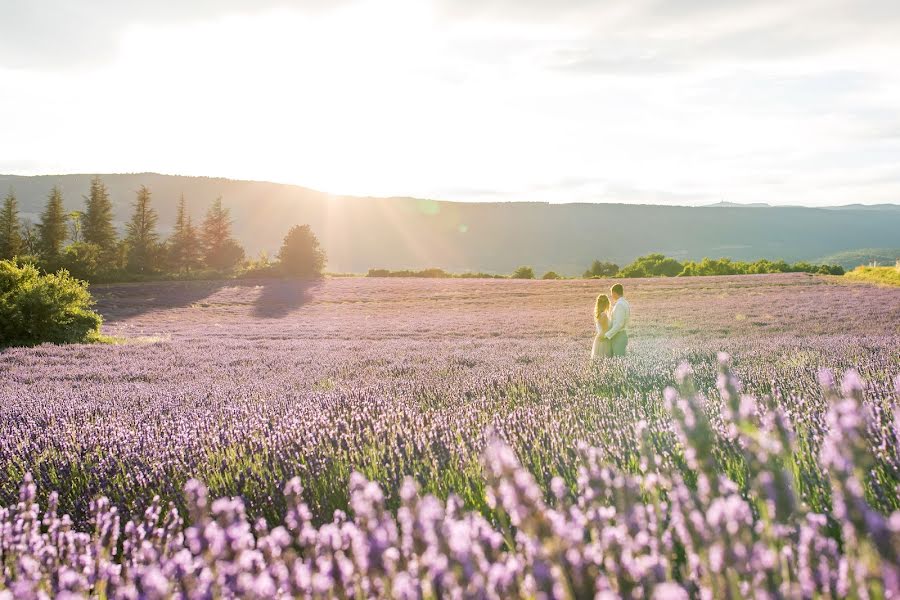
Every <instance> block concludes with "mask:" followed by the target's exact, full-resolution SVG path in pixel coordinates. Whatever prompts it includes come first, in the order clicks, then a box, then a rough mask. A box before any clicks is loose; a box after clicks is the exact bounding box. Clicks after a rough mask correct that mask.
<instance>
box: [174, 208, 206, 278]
mask: <svg viewBox="0 0 900 600" xmlns="http://www.w3.org/2000/svg"><path fill="white" fill-rule="evenodd" d="M201 254H202V249H201V248H200V238H199V237H198V235H197V228H196V227H194V224H193V222H192V221H191V216H190V215H189V214H188V212H187V202H186V201H185V199H184V195H183V194H182V196H181V200H180V201H179V202H178V216H177V218H176V219H175V231H174V232H173V233H172V237H171V238H170V239H169V260H170V261H171V263H172V266H173V267H174V268H175V269H176V270H178V271H191V270H193V269H196V268H199V267H200V266H201V265H202V264H203V260H202V256H201Z"/></svg>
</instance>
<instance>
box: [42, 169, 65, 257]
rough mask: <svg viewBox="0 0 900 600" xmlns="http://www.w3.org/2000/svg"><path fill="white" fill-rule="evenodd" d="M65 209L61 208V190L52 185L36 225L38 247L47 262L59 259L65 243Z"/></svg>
mask: <svg viewBox="0 0 900 600" xmlns="http://www.w3.org/2000/svg"><path fill="white" fill-rule="evenodd" d="M66 229H67V228H66V211H65V210H64V209H63V196H62V190H60V189H59V186H54V187H53V189H52V190H51V191H50V196H49V197H48V198H47V207H46V208H45V209H44V212H43V213H42V214H41V222H40V223H38V225H37V231H38V248H39V251H40V254H41V258H43V259H44V260H45V261H46V262H48V263H54V262H56V261H58V260H59V257H60V255H61V254H62V249H63V245H64V244H65V243H66Z"/></svg>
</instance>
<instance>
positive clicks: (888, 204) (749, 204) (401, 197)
mask: <svg viewBox="0 0 900 600" xmlns="http://www.w3.org/2000/svg"><path fill="white" fill-rule="evenodd" d="M128 175H156V176H160V177H181V178H185V179H220V180H224V181H233V182H236V183H265V184H271V185H282V186H290V187H294V188H300V189H303V190H308V191H310V192H315V193H317V194H322V195H324V196H332V197H335V198H358V199H372V200H423V201H427V202H449V203H452V204H546V205H584V206H591V205H614V206H655V207H672V208H808V209H821V210H829V209H838V208H853V207H857V206H863V207H880V206H885V207H896V208H900V202H896V203H895V202H864V201H857V202H851V203H848V204H829V205H817V206H810V205H806V204H770V203H768V202H760V201H757V202H732V201H728V200H719V201H717V202H712V203H709V204H653V203H648V202H623V201H614V202H608V201H596V202H591V201H584V200H579V201H550V200H448V199H444V198H427V197H419V196H411V195H404V194H393V195H386V196H381V195H359V194H343V193H335V192H326V191H323V190H319V189H316V188H311V187H307V186H305V185H301V184H299V183H290V182H286V181H273V180H268V179H243V178H239V177H226V176H223V175H185V174H180V173H161V172H158V171H124V172H108V173H100V172H93V173H91V172H72V173H38V174H28V175H24V174H19V173H0V178H4V177H22V178H39V177H78V176H92V177H93V176H96V177H101V178H102V177H106V176H128Z"/></svg>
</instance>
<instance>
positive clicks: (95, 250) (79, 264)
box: [61, 242, 102, 280]
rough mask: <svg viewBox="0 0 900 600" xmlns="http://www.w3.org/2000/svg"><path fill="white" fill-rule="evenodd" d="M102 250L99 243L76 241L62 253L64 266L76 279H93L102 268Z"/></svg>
mask: <svg viewBox="0 0 900 600" xmlns="http://www.w3.org/2000/svg"><path fill="white" fill-rule="evenodd" d="M101 253H102V250H101V248H100V246H98V245H97V244H90V243H88V242H75V243H74V244H69V245H68V246H67V247H66V249H65V250H63V254H62V259H61V262H62V268H63V269H65V270H67V271H68V272H69V274H70V275H72V277H75V278H76V279H89V280H93V279H94V278H95V277H96V276H97V273H99V272H100V270H101V263H102V257H101Z"/></svg>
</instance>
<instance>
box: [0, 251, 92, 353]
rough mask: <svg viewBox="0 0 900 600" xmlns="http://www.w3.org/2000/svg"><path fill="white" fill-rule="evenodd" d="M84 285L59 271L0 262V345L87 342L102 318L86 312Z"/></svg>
mask: <svg viewBox="0 0 900 600" xmlns="http://www.w3.org/2000/svg"><path fill="white" fill-rule="evenodd" d="M92 303H93V301H92V299H91V295H90V294H89V293H88V290H87V284H86V283H84V282H82V281H79V280H77V279H74V278H72V276H71V275H69V273H68V272H66V271H65V270H61V271H59V272H58V273H55V274H49V275H42V274H41V273H40V271H38V269H37V267H35V266H34V265H30V264H24V265H21V266H20V265H18V264H16V263H15V262H13V261H9V260H4V261H0V346H34V345H37V344H42V343H45V342H51V343H54V344H63V343H79V342H87V341H91V340H92V339H94V338H95V337H97V336H98V335H99V331H100V324H101V322H102V319H101V318H100V315H98V314H97V313H95V312H93V311H91V310H90V307H91V304H92Z"/></svg>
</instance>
